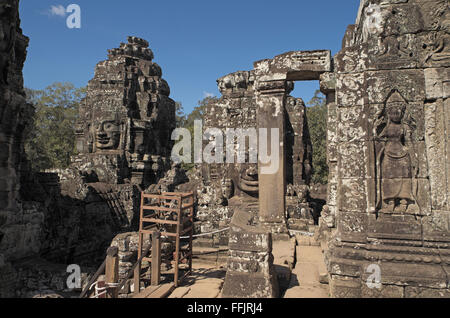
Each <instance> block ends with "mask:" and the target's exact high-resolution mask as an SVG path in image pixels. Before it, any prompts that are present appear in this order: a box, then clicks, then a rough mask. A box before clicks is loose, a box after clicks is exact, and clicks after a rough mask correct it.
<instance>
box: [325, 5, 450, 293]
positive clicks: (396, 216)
mask: <svg viewBox="0 0 450 318" xmlns="http://www.w3.org/2000/svg"><path fill="white" fill-rule="evenodd" d="M448 14H449V4H448V1H416V0H410V1H403V0H401V1H397V0H394V1H374V0H363V1H361V6H360V10H359V14H358V18H357V22H356V24H355V25H352V26H350V27H349V28H348V30H347V32H346V35H345V38H344V41H343V47H342V50H341V51H340V52H339V53H338V54H337V55H336V57H335V58H334V61H335V64H334V65H335V68H334V72H335V77H336V104H337V107H338V109H337V110H334V109H333V108H331V109H329V110H331V111H329V113H328V116H329V119H328V123H329V127H328V132H329V133H328V144H327V147H328V155H329V156H328V161H329V164H330V184H329V193H328V198H329V207H328V209H329V210H331V208H332V207H333V205H335V204H337V207H336V211H335V217H336V224H337V232H336V234H335V236H333V237H331V239H330V242H329V246H330V249H329V251H328V252H327V253H326V255H327V262H328V270H329V272H330V274H331V281H330V287H331V292H332V296H334V297H361V296H362V297H424V296H425V297H426V296H427V295H430V296H432V297H445V295H447V294H448V288H449V286H448V276H446V275H447V273H446V272H445V270H444V269H443V267H442V266H441V265H439V264H441V263H442V257H444V255H447V254H448V246H447V242H448V235H449V228H448V226H449V223H448V222H449V219H448V217H449V213H448V208H449V205H448V196H449V190H448V189H449V187H448V185H449V182H448V173H449V170H448V169H449V165H448V160H447V159H448V158H447V154H448V120H447V119H448V111H447V110H448V109H447V108H446V105H447V104H448V91H447V88H448V70H449V69H450V68H449V67H450V59H449V54H448V48H449V47H450V43H449V41H448ZM324 90H326V89H325V88H324ZM325 212H326V213H324V215H327V218H328V219H329V217H328V215H330V214H331V213H330V212H329V211H328V210H327V211H325ZM324 221H325V220H324ZM437 242H439V243H437ZM437 246H440V249H439V251H438V250H437V249H436V247H437ZM446 257H447V256H445V257H444V258H446ZM370 264H378V266H379V267H380V270H381V272H380V273H381V286H380V289H371V288H368V286H367V285H366V284H365V282H366V280H367V279H368V278H369V276H370V275H371V274H372V273H366V268H367V267H368V266H369V265H370Z"/></svg>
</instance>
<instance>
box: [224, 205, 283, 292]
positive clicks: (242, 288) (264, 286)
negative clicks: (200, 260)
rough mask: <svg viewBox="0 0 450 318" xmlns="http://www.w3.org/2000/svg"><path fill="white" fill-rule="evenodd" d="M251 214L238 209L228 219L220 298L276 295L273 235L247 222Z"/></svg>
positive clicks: (276, 281) (277, 289) (276, 282)
mask: <svg viewBox="0 0 450 318" xmlns="http://www.w3.org/2000/svg"><path fill="white" fill-rule="evenodd" d="M251 219H252V215H251V214H250V213H248V212H245V211H241V210H237V211H236V212H235V213H234V215H233V218H232V220H231V223H230V238H229V249H230V251H229V259H228V269H227V275H226V277H225V283H224V285H223V290H222V297H223V298H276V297H278V296H279V287H278V279H277V275H276V273H275V269H274V267H273V255H272V235H271V233H269V232H268V231H266V230H263V229H261V228H260V227H256V226H252V225H249V223H251Z"/></svg>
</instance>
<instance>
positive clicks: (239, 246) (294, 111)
mask: <svg viewBox="0 0 450 318" xmlns="http://www.w3.org/2000/svg"><path fill="white" fill-rule="evenodd" d="M449 6H450V4H449V1H448V0H361V4H360V8H359V12H358V16H357V19H356V22H355V24H352V25H350V26H349V27H348V28H347V31H346V33H345V37H344V39H343V41H342V49H341V51H340V52H338V53H337V54H336V55H335V56H332V55H331V52H330V51H329V50H317V51H293V52H288V53H284V54H280V55H278V56H276V57H274V58H272V59H265V60H261V61H257V62H255V63H254V69H253V70H249V71H239V72H235V73H231V74H228V75H226V76H224V77H222V78H220V79H219V80H218V81H217V83H218V87H219V90H220V92H221V94H222V96H221V97H220V98H219V99H218V101H217V102H214V103H210V104H209V105H208V108H207V111H206V112H205V116H204V118H203V128H204V130H206V129H207V128H219V129H222V130H225V129H227V128H228V129H232V128H233V129H236V128H241V129H245V128H268V129H270V128H276V129H278V131H279V132H280V137H281V138H282V139H281V140H280V142H279V144H278V145H279V149H278V150H279V152H278V153H279V162H280V168H279V169H278V171H277V172H276V173H273V174H265V173H262V169H263V168H264V167H266V166H267V165H268V164H267V163H265V162H263V161H262V160H261V158H257V159H258V160H259V162H254V163H250V162H249V161H247V163H245V164H235V163H226V164H218V163H217V164H206V163H203V164H196V166H195V168H194V169H193V170H192V171H189V172H185V171H184V170H183V169H182V168H181V167H180V166H179V165H176V164H173V163H172V162H171V159H170V155H171V150H172V147H173V141H172V140H171V134H172V131H173V130H174V129H175V102H174V101H173V100H172V99H170V98H169V95H170V89H169V86H168V84H167V82H166V81H164V80H163V79H162V71H161V68H160V67H159V66H158V65H157V64H155V63H154V62H152V60H153V53H152V51H151V50H150V49H149V48H148V47H149V43H148V42H147V41H145V40H143V39H140V38H136V37H129V38H128V43H126V44H125V43H122V44H121V45H120V47H119V48H117V49H113V50H110V51H109V55H108V60H106V61H104V62H100V63H99V64H98V65H97V66H96V70H95V76H94V78H93V79H92V80H91V81H90V82H89V85H88V89H87V96H86V99H85V100H84V101H83V103H82V106H81V107H80V116H79V122H78V124H77V126H76V127H75V136H76V145H77V150H78V155H76V156H74V157H73V158H72V164H71V165H70V167H69V168H68V169H66V170H64V171H51V172H41V173H32V172H31V171H30V168H29V163H28V162H27V159H26V156H25V155H24V150H23V138H24V133H25V132H26V129H27V127H28V126H29V123H30V122H31V120H32V116H33V106H32V105H28V104H27V103H26V102H25V94H24V91H23V79H22V73H21V70H22V67H23V64H24V61H25V57H26V47H27V44H28V39H27V38H26V37H25V36H24V35H22V31H21V29H20V21H19V17H18V1H16V0H7V1H4V2H3V3H2V4H1V5H0V16H1V26H2V29H1V30H0V31H1V32H2V33H1V34H2V35H3V37H1V38H0V67H1V74H2V76H1V77H0V98H1V99H2V101H3V102H2V103H1V106H0V107H1V108H0V141H1V143H0V149H1V150H2V151H0V171H1V174H0V282H1V284H0V296H1V297H32V296H35V295H37V294H39V293H41V294H42V293H45V290H53V291H55V290H56V291H59V292H62V291H63V290H65V289H66V288H65V286H64V282H65V275H66V273H65V271H66V265H65V264H71V263H78V264H81V265H83V266H84V267H83V275H84V276H83V277H84V278H86V277H87V275H88V274H89V273H91V272H92V270H94V271H95V268H91V267H97V266H98V265H99V262H100V261H101V259H104V256H105V255H104V253H105V251H106V248H107V247H108V246H110V245H112V246H116V247H118V258H119V260H118V268H119V276H120V279H122V280H126V279H128V278H129V274H130V273H131V272H132V268H133V264H134V263H135V262H136V259H137V255H136V251H137V249H138V247H137V245H138V238H137V237H138V234H137V230H138V229H137V225H138V223H139V208H140V205H139V201H140V194H141V193H161V192H167V191H169V192H172V191H179V192H186V191H194V193H195V194H196V206H195V222H194V228H195V233H196V234H197V235H198V237H197V238H196V239H195V240H194V256H195V252H196V249H197V251H200V250H202V251H208V253H209V254H214V255H216V256H215V259H214V262H216V263H218V262H222V263H224V262H227V265H226V276H225V277H224V279H223V280H224V282H223V286H222V287H221V290H220V294H221V296H222V297H287V295H291V296H292V295H294V296H297V297H302V296H304V294H302V293H298V294H296V293H295V291H296V290H298V289H296V288H298V287H296V285H295V284H292V279H293V277H294V275H293V274H294V273H295V274H296V276H297V279H298V280H299V281H300V287H302V284H303V283H304V280H303V279H304V277H302V275H306V274H305V273H304V272H302V271H301V270H299V269H298V268H301V262H302V257H303V255H304V254H302V248H303V247H302V246H303V245H302V242H304V241H305V240H306V241H307V242H308V244H306V245H308V248H316V249H317V250H319V254H320V257H321V258H322V259H323V266H324V268H326V271H325V270H324V272H323V273H321V277H320V280H321V282H326V283H327V285H322V286H324V287H323V288H325V289H326V294H327V295H328V294H329V295H330V296H331V297H408V298H409V297H450V282H449V274H450V240H449V236H450V206H449V204H450V203H449V200H450V183H449V176H448V174H449V172H450V166H449V164H450V158H449V155H448V154H449V152H450V150H449V149H448V148H449V143H448V141H449V136H448V134H449V131H450V127H449V125H450V117H449V116H450V115H449V114H450V110H449V107H450V105H449V100H448V98H449V95H450V85H449V83H450V76H449V73H450V35H449V34H450V33H449V23H450V22H449V21H450V18H449V14H450V13H449V12H450V10H449ZM305 80H317V81H319V82H320V89H321V91H322V93H323V94H325V95H326V104H327V109H328V120H327V130H328V132H327V160H328V167H329V180H328V185H327V187H328V190H327V200H326V205H324V206H323V207H322V206H321V205H318V204H317V202H314V200H312V198H311V195H310V193H309V192H310V191H309V186H310V182H311V180H310V179H311V173H312V170H313V169H314V167H313V166H312V151H313V149H312V146H311V141H310V137H309V130H308V121H307V118H306V107H305V104H304V102H303V101H302V100H301V99H300V98H294V97H292V96H290V95H289V93H290V92H291V91H292V89H293V87H294V83H295V82H298V81H305ZM204 142H206V140H205V141H204ZM227 150H228V149H227ZM245 152H246V157H247V158H248V157H249V151H248V149H246V150H245ZM225 155H226V153H225ZM305 232H306V234H309V232H314V237H305V236H302V235H304V234H305ZM294 234H296V238H294V242H295V240H296V241H297V245H298V246H297V247H295V246H294V250H296V251H297V255H296V256H295V253H294V252H293V253H292V255H291V256H292V257H291V259H289V260H287V258H285V259H283V260H282V261H280V253H281V252H282V251H281V250H282V248H281V247H283V246H289V244H290V243H291V242H292V240H293V235H294ZM149 244H150V242H146V245H149ZM313 245H315V246H317V245H320V247H319V246H317V247H314V246H313ZM275 246H276V248H275ZM162 251H163V253H166V254H170V253H172V252H173V247H172V246H171V244H170V242H169V241H163V246H162ZM298 251H300V253H299V252H298ZM322 252H323V254H322ZM208 253H205V254H206V256H203V257H202V256H199V257H198V258H197V259H198V260H203V261H205V260H206V259H208ZM199 255H200V254H199ZM322 255H323V257H322ZM295 259H296V261H297V264H295ZM194 262H195V258H194ZM61 264H62V265H61ZM318 266H319V265H318ZM377 273H379V274H380V275H379V277H378V276H377V275H375V278H374V274H377ZM318 280H319V279H318ZM297 286H298V284H297ZM133 289H134V292H135V293H139V290H137V291H136V289H137V288H135V286H132V284H131V281H130V282H129V284H126V286H125V287H124V288H123V289H122V290H120V291H119V292H120V294H121V296H122V297H127V296H128V294H130V292H132V291H133ZM180 293H181V292H180ZM174 294H177V289H175V291H174ZM184 294H186V293H184ZM184 294H183V295H184Z"/></svg>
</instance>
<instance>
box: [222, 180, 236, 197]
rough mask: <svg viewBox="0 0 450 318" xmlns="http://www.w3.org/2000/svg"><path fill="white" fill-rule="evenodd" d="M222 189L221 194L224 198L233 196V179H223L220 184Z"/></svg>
mask: <svg viewBox="0 0 450 318" xmlns="http://www.w3.org/2000/svg"><path fill="white" fill-rule="evenodd" d="M221 189H222V196H223V197H224V198H225V199H227V200H228V199H230V198H231V197H232V196H233V192H234V188H233V181H232V180H231V179H225V180H223V181H222V184H221Z"/></svg>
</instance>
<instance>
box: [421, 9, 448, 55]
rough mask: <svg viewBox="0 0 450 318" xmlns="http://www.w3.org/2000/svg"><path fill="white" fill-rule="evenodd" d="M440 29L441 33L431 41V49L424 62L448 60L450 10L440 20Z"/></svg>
mask: <svg viewBox="0 0 450 318" xmlns="http://www.w3.org/2000/svg"><path fill="white" fill-rule="evenodd" d="M440 30H441V31H442V33H440V34H438V36H437V37H436V39H435V41H434V43H432V47H433V50H432V51H431V52H430V53H429V54H428V55H427V57H426V59H425V63H426V62H428V61H430V60H431V61H433V62H448V61H450V10H447V11H446V12H445V13H444V15H443V17H442V19H441V21H440Z"/></svg>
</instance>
